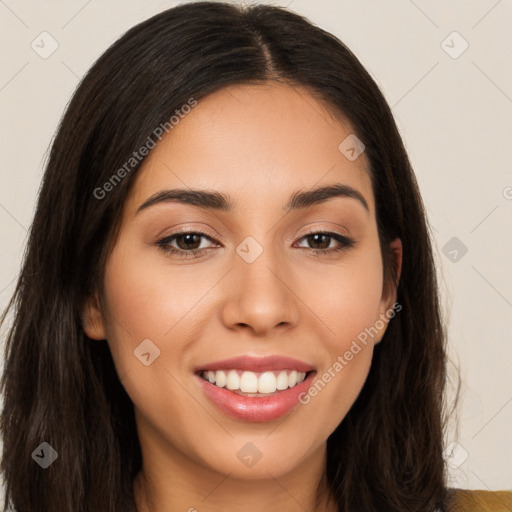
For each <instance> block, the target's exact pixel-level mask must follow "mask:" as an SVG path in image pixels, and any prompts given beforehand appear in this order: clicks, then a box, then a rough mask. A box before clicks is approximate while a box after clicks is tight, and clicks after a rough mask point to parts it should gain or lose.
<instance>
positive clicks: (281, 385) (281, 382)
mask: <svg viewBox="0 0 512 512" xmlns="http://www.w3.org/2000/svg"><path fill="white" fill-rule="evenodd" d="M276 388H277V389H279V390H283V389H287V388H288V374H287V373H286V372H281V373H280V374H279V375H278V376H277V385H276Z"/></svg>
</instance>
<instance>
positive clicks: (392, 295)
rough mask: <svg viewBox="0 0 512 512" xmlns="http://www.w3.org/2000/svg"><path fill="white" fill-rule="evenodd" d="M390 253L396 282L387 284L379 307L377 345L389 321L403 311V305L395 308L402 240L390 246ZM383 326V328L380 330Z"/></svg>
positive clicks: (394, 241) (395, 241) (396, 239)
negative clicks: (397, 312)
mask: <svg viewBox="0 0 512 512" xmlns="http://www.w3.org/2000/svg"><path fill="white" fill-rule="evenodd" d="M389 251H390V253H391V259H392V264H393V265H394V268H395V274H396V281H395V282H392V283H385V286H384V289H383V291H382V299H381V302H380V306H379V317H378V318H377V319H376V321H375V325H376V328H377V330H378V331H379V332H378V334H376V336H375V344H377V343H380V341H381V340H382V338H383V336H384V333H385V332H386V329H387V325H388V322H389V320H390V319H391V318H393V316H395V314H396V313H395V311H400V309H402V306H401V305H397V307H396V308H395V307H394V305H395V304H396V298H397V286H398V281H399V280H400V275H401V273H402V254H403V249H402V241H401V240H400V238H395V239H394V240H393V241H392V242H391V243H390V244H389ZM382 324H384V325H382ZM381 326H382V328H380V327H381Z"/></svg>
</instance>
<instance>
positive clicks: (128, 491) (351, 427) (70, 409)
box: [0, 2, 445, 512]
mask: <svg viewBox="0 0 512 512" xmlns="http://www.w3.org/2000/svg"><path fill="white" fill-rule="evenodd" d="M270 80H280V81H286V82H287V83H289V84H293V85H298V86H301V87H304V88H306V89H307V90H308V91H310V92H311V94H314V95H315V97H317V98H319V99H320V100H322V101H323V102H325V103H326V104H327V105H328V106H329V107H330V108H331V109H332V112H333V113H334V114H335V115H337V114H338V115H339V114H340V113H342V114H343V115H344V116H346V118H347V119H348V120H349V121H350V123H351V125H352V127H353V129H354V131H355V133H356V134H357V137H358V138H359V139H360V140H361V141H363V143H364V145H365V148H366V149H365V151H366V155H367V157H368V159H369V162H370V167H371V168H370V172H371V178H372V186H373V192H374V196H375V201H376V210H377V222H378V231H379V239H380V244H381V250H382V257H383V265H384V281H385V285H386V286H389V285H390V284H392V283H393V282H395V283H396V272H395V270H396V269H394V266H393V260H392V257H391V254H390V250H389V242H390V241H391V240H393V239H394V238H396V237H399V238H401V240H402V243H403V266H402V272H401V278H400V281H399V283H398V288H397V301H398V302H399V303H400V305H401V306H402V310H401V311H400V313H398V314H397V315H396V316H395V317H394V318H393V319H392V320H391V321H390V324H389V327H388V329H387V331H386V334H385V336H384V338H383V340H382V342H381V343H380V344H378V345H377V347H376V349H375V352H374V359H373V363H372V367H371V370H370V373H369V376H368V379H367V381H366V383H365V385H364V387H363V389H362V391H361V393H360V395H359V397H358V398H357V400H356V402H355V403H354V405H353V407H352V408H351V409H350V411H349V413H348V414H347V416H346V417H345V418H344V420H343V421H342V422H341V424H340V425H339V426H338V427H337V428H336V430H335V431H334V432H333V433H332V435H331V436H330V437H329V439H328V441H327V467H326V472H327V477H328V481H329V484H330V487H331V489H332V492H333V495H334V496H335V499H336V500H337V503H338V504H339V509H340V510H343V511H344V512H351V511H357V512H360V511H361V510H364V511H365V512H372V511H384V510H385V511H400V512H402V511H404V510H407V511H408V512H413V511H433V510H434V509H435V508H436V507H439V506H441V504H442V501H443V499H444V496H445V476H444V462H443V458H442V435H443V425H444V420H443V410H442V400H443V392H444V385H445V348H444V344H445V331H444V326H443V323H442V319H441V315H440V305H439V299H438V289H437V283H436V273H435V267H434V260H433V254H432V247H431V241H430V233H429V229H428V225H427V221H426V216H425V211H424V207H423V204H422V200H421V197H420V193H419V191H418V186H417V183H416V179H415V177H414V173H413V171H412V169H411V165H410V163H409V160H408V157H407V154H406V151H405V148H404V145H403V143H402V140H401V138H400V135H399V132H398V130H397V127H396V124H395V122H394V119H393V116H392V113H391V111H390V108H389V106H388V105H387V103H386V101H385V99H384V97H383V95H382V93H381V91H380V90H379V88H378V86H377V85H376V84H375V82H374V81H373V80H372V78H371V77H370V75H369V74H368V72H367V71H366V70H365V69H364V68H363V66H362V65H361V64H360V62H359V61H358V60H357V58H356V57H355V56H354V55H353V54H352V53H351V51H350V50H349V49H348V48H347V47H346V46H345V45H344V44H343V43H342V42H341V41H339V40H338V39H337V38H336V37H334V36H333V35H331V34H329V33H327V32H325V31H323V30H321V29H320V28H318V27H316V26H314V25H312V24H311V23H310V22H309V21H307V20H306V19H305V18H303V17H301V16H299V15H297V14H294V13H292V12H290V11H287V10H285V9H282V8H278V7H274V6H266V5H256V6H251V7H239V6H234V5H229V4H225V3H218V2H196V3H187V4H184V5H180V6H178V7H174V8H172V9H169V10H167V11H164V12H162V13H160V14H158V15H156V16H154V17H152V18H151V19H149V20H147V21H145V22H143V23H141V24H139V25H137V26H135V27H134V28H132V29H131V30H129V31H128V32H127V33H126V34H125V35H124V36H123V37H122V38H121V39H119V40H118V41H117V42H115V43H114V44H113V45H112V46H111V47H110V48H109V49H108V50H107V51H106V52H105V53H104V54H103V55H102V56H101V57H100V58H99V60H98V61H97V62H96V63H95V64H94V66H93V67H92V68H91V69H90V71H89V72H88V73H87V74H86V76H85V77H84V78H83V80H82V82H81V84H80V85H79V87H78V89H77V91H76V92H75V94H74V96H73V98H72V101H71V102H70V104H69V106H68V108H67V110H66V112H65V115H64V117H63V119H62V121H61V123H60V126H59V129H58V132H57V135H56V137H55V140H54V142H53V145H52V148H51V153H50V157H49V161H48V164H47V167H46V171H45V174H44V179H43V183H42V186H41V189H40V193H39V197H38V203H37V209H36V212H35V217H34V220H33V223H32V226H31V229H30V235H29V240H28V245H27V249H26V253H25V257H24V261H23V264H22V268H21V273H20V276H19V280H18V282H17V286H16V289H15V292H14V295H13V297H12V299H11V301H10V303H9V305H8V308H7V309H6V311H5V312H4V315H3V317H2V323H3V322H5V318H6V315H7V312H8V311H9V310H11V309H12V310H13V312H14V316H13V323H12V326H11V328H10V330H9V332H8V335H7V341H6V356H5V368H4V374H3V376H2V382H1V386H2V392H3V394H4V407H3V410H2V415H1V424H0V427H1V433H2V435H3V444H4V448H3V456H2V461H1V470H2V472H3V476H4V480H5V496H6V499H5V507H6V508H5V509H4V510H6V509H7V507H9V506H11V507H13V508H14V510H17V511H19V512H35V511H47V510H52V511H53V512H69V511H73V512H85V511H92V510H94V511H106V512H120V511H122V512H126V511H130V510H135V504H134V499H133V479H134V477H135V476H136V474H137V473H138V472H139V470H140V468H141V451H140V446H139V442H138V438H137V433H136V429H135V421H134V413H133V404H132V403H131V401H130V399H129V397H128V395H127V394H126V392H125V390H124V388H123V386H122V385H121V383H120V381H119V378H118V376H117V374H116V371H115V368H114V365H113V361H112V358H111V354H110V351H109V349H108V345H107V342H106V341H100V342H92V341H91V340H90V339H89V338H87V336H86V335H85V333H84V331H83V329H82V326H81V312H82V306H83V304H84V300H85V298H86V297H87V296H88V295H89V294H91V293H92V292H93V291H94V290H95V289H97V288H98V287H101V283H102V275H103V269H104V265H105V261H106V258H107V256H108V253H109V250H110V248H111V247H112V244H113V243H114V241H115V236H116V232H117V229H118V227H119V220H120V212H121V208H122V206H123V203H124V201H125V198H126V197H127V194H128V191H129V189H130V186H131V184H132V183H133V177H134V175H135V174H136V173H137V170H138V169H139V167H140V163H138V164H137V165H135V166H134V167H133V169H130V170H129V171H128V172H126V176H123V179H122V180H119V182H116V184H115V186H113V187H111V188H112V190H110V191H109V193H108V194H105V195H104V197H101V198H98V193H97V192H96V194H95V191H97V190H98V187H102V186H103V185H104V184H105V183H106V182H108V181H109V179H110V178H111V177H112V175H113V173H115V172H116V171H117V170H118V169H119V168H121V167H122V166H123V164H125V163H126V162H127V161H128V160H129V159H130V157H131V156H132V154H133V152H134V151H136V150H137V149H138V148H140V147H141V146H142V145H144V144H145V143H146V141H148V137H149V139H151V140H154V141H155V142H157V141H156V137H155V134H154V130H155V128H156V127H157V126H159V125H161V124H163V123H165V122H167V121H168V120H169V118H170V117H171V116H172V115H173V114H174V112H175V111H176V110H177V109H179V108H180V107H181V106H182V105H184V104H186V103H187V101H188V100H189V99H190V98H191V97H193V98H195V99H196V100H197V101H200V100H201V98H202V97H204V96H205V95H207V94H209V93H212V92H214V91H216V90H219V89H221V88H222V87H224V86H227V85H231V84H241V83H253V84H259V83H265V82H268V81H270ZM42 442H47V443H49V444H50V445H51V446H52V447H53V448H54V449H55V450H56V452H57V453H58V459H57V461H56V462H55V463H53V464H52V465H51V466H50V467H48V468H47V469H45V470H43V469H42V468H41V467H40V466H39V465H37V464H36V463H35V462H34V460H32V457H31V454H32V452H33V451H34V450H35V449H36V448H37V447H38V446H39V445H40V444H41V443H42Z"/></svg>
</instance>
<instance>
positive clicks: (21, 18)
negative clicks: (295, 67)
mask: <svg viewBox="0 0 512 512" xmlns="http://www.w3.org/2000/svg"><path fill="white" fill-rule="evenodd" d="M176 3H177V2H172V1H156V0H151V1H142V0H122V1H121V0H115V1H114V0H112V1H108V2H107V1H102V2H100V1H97V0H89V1H87V0H85V1H82V0H80V1H79V0H71V1H70V0H67V1H60V2H59V1H56V0H46V1H45V2H41V3H40V2H36V1H35V0H30V1H26V2H16V1H14V0H0V44H1V48H2V51H1V64H2V65H1V67H0V108H1V112H2V114H1V116H2V117H1V120H2V122H1V125H0V130H1V133H0V141H1V142H0V144H1V154H2V162H1V167H0V169H1V170H0V236H1V240H2V243H1V245H0V261H1V265H0V308H2V309H3V308H4V307H5V305H6V304H7V300H8V297H9V296H10V294H11V293H12V291H13V287H14V282H15V278H16V275H17V272H18V270H19V262H20V258H21V255H22V252H23V248H24V243H25V238H26V232H27V228H28V226H29V225H30V222H31V218H32V214H33V208H34V204H35V199H36V194H37V190H38V187H39V184H40V180H41V177H42V169H43V165H44V160H45V158H46V152H47V150H48V147H49V144H50V142H51V139H52V137H53V134H54V132H55V130H56V127H57V123H58V121H59V118H60V117H61V115H62V112H63V110H64V108H65V106H66V104H67V102H68V100H69V99H70V96H71V94H72V93H73V90H74V89H75V87H76V86H77V84H78V82H79V79H80V77H81V76H82V75H83V74H84V73H85V72H86V70H87V69H88V68H89V67H90V66H91V65H92V63H93V62H94V60H95V59H96V58H97V57H98V56H99V55H100V54H101V53H102V52H103V51H104V50H105V49H106V48H107V47H108V46H109V45H110V44H111V43H112V42H113V41H115V40H116V39H117V38H118V37H119V36H120V35H121V34H122V33H123V32H124V31H125V30H127V29H128V28H130V27H131V26H133V25H134V24H136V23H138V22H140V21H142V20H144V19H146V18H148V17H149V16H151V15H153V14H155V13H157V12H160V11H162V10H164V9H165V8H168V7H171V6H173V5H176ZM263 3H274V4H277V5H282V6H286V5H288V6H289V8H290V9H292V10H294V11H296V12H298V13H301V14H304V15H306V16H308V17H309V18H310V19H311V20H312V21H313V22H315V23H317V24H318V25H320V26H321V27H322V28H325V29H327V30H329V31H331V32H333V33H334V34H335V35H337V36H338V37H339V38H340V39H341V40H342V41H344V42H345V43H346V44H347V45H348V46H349V47H350V48H351V49H352V50H353V51H354V53H355V54H356V55H357V56H358V57H359V59H360V60H361V61H362V63H363V64H364V65H365V66H366V68H367V69H368V70H369V71H370V73H371V74H372V76H373V77H374V78H375V80H376V81H377V82H378V83H379V84H380V86H381V87H382V89H383V91H384V94H385V96H386V98H387V99H388V101H389V103H390V105H391V106H392V108H393V112H394V114H395V118H396V120H397V123H398V126H399V128H400V131H401V133H402V136H403V138H404V141H405V143H406V147H407V149H408V152H409V155H410V158H411V160H412V163H413V166H414V168H415V170H416V174H417V177H418V180H419V183H420V187H421V190H422V193H423V197H424V200H425V203H426V205H427V209H428V213H429V217H430V222H431V225H432V229H433V232H434V235H435V241H436V244H437V259H438V263H439V273H440V277H441V279H442V280H443V281H442V286H443V290H442V292H443V301H444V309H445V311H446V314H447V316H448V315H449V344H450V353H451V357H452V359H453V361H454V362H455V363H456V364H457V365H459V366H460V367H461V374H462V381H463V382H462V401H461V405H460V407H459V425H460V426H459V432H458V435H456V433H455V430H454V429H453V428H452V430H451V432H449V433H448V435H447V445H449V446H450V448H449V449H448V450H447V454H446V458H447V462H448V463H449V466H450V475H451V482H450V484H451V485H453V486H459V487H467V488H481V489H503V488H509V489H510V488H512V464H511V463H510V461H511V460H512V442H511V441H512V439H511V434H510V432H512V377H511V375H512V372H511V370H510V365H511V363H512V345H511V343H510V342H511V336H510V333H511V328H512V271H511V262H512V229H511V224H512V223H511V220H512V165H511V164H512V153H511V150H510V146H511V142H512V140H511V133H512V66H511V62H510V57H509V55H510V48H511V47H512V46H511V39H512V36H511V34H512V3H511V2H510V0H508V1H507V0H480V1H474V0H473V1H466V0H464V1H462V0H460V1H451V2H446V1H443V0H436V1H426V0H415V1H413V0H389V1H385V2H384V1H382V0H363V1H356V0H346V1H345V0H315V1H313V0H292V1H290V0H284V1H282V2H277V1H276V2H263ZM45 31H46V32H48V33H49V34H51V37H52V38H53V39H55V41H56V42H57V44H58V48H57V49H56V51H55V52H54V53H53V54H52V55H50V56H49V57H48V58H46V59H43V58H41V56H40V55H39V54H38V53H36V51H34V50H33V49H32V47H31V43H32V42H33V41H34V46H36V45H37V44H38V45H39V47H37V46H36V48H38V51H39V52H42V51H43V49H42V46H43V43H41V38H42V37H44V38H46V39H45V40H44V48H46V50H48V49H50V48H51V39H50V38H49V37H50V36H40V34H41V33H42V32H45ZM454 31H456V32H457V33H458V34H452V33H453V32H454ZM443 41H444V43H443ZM466 44H468V45H469V46H468V47H467V49H466V50H465V51H463V52H462V50H464V48H465V46H466ZM453 237H456V238H457V240H455V241H453V240H452V241H451V242H450V243H449V244H448V245H446V244H447V243H448V242H449V241H450V240H451V239H452V238H453ZM452 244H455V245H452ZM461 244H464V246H466V247H467V253H466V254H464V255H462V251H461V250H460V248H461V247H462V245H461ZM454 251H455V252H454ZM454 260H455V261H454ZM4 335H5V333H4V332H3V333H2V340H3V339H4ZM454 442H457V444H455V445H454V444H453V443H454Z"/></svg>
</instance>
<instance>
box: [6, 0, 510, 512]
mask: <svg viewBox="0 0 512 512" xmlns="http://www.w3.org/2000/svg"><path fill="white" fill-rule="evenodd" d="M437 294H438V292H437V285H436V281H435V268H434V265H433V258H432V250H431V243H430V239H429V233H428V229H427V224H426V219H425V213H424V209H423V205H422V201H421V197H420V194H419V192H418V188H417V184H416V181H415V178H414V174H413V172H412V170H411V167H410V164H409V161H408V158H407V155H406V152H405V149H404V147H403V144H402V141H401V139H400V136H399V134H398V131H397V128H396V125H395V123H394V120H393V117H392V115H391V112H390V109H389V107H388V106H387V104H386V102H385V100H384V98H383V96H382V94H381V92H380V91H379V89H378V87H377V86H376V84H375V83H374V82H373V80H372V79H371V78H370V76H369V75H368V73H367V72H366V71H365V70H364V69H363V67H362V66H361V64H360V63H359V62H358V60H357V59H356V58H355V57H354V55H353V54H352V53H351V52H350V51H349V50H348V49H347V48H346V47H345V46H344V45H343V44H342V43H341V42H340V41H339V40H337V39H336V38H335V37H333V36H332V35H330V34H328V33H326V32H324V31H322V30H320V29H319V28H317V27H314V26H313V25H311V24H310V23H309V22H308V21H307V20H305V19H303V18H301V17H299V16H298V15H295V14H292V13H290V12H287V11H286V10H284V9H280V8H276V7H269V6H255V7H250V8H239V7H235V6H231V5H227V4H222V3H215V2H200V3H190V4H186V5H181V6H179V7H176V8H173V9H169V10H168V11H165V12H163V13H161V14H159V15H157V16H155V17H153V18H151V19H150V20H147V21H145V22H144V23H141V24H140V25H138V26H136V27H134V28H133V29H132V30H130V31H129V32H128V33H127V34H126V35H124V36H123V37H122V38H121V39H120V40H119V41H118V42H116V43H115V44H114V45H113V46H112V47H111V48H110V49H109V50H107V52H106V53H105V54H104V55H103V56H102V57H101V58H100V59H99V60H98V62H97V63H96V64H95V65H94V66H93V67H92V69H91V70H90V71H89V72H88V74H87V75H86V76H85V78H84V79H83V81H82V83H81V85H80V86H79V88H78V90H77V91H76V93H75V95H74V97H73V99H72V101H71V103H70V105H69V107H68V109H67V112H66V114H65V116H64V118H63V120H62V122H61V125H60V127H59V130H58V133H57V136H56V138H55V141H54V143H53V146H52V150H51V155H50V159H49V162H48V166H47V169H46V172H45V176H44V180H43V184H42V188H41V191H40V196H39V200H38V205H37V210H36V214H35V218H34V221H33V225H32V228H31V231H30V238H29V242H28V247H27V252H26V257H25V260H24V263H23V267H22V271H21V275H20V278H19V282H18V284H17V288H16V291H15V294H14V297H13V299H12V301H11V306H12V307H14V309H15V317H14V323H13V326H12V328H11V330H10V332H9V335H8V339H7V353H6V363H5V373H4V375H3V381H2V386H3V393H4V397H5V398H4V401H5V404H4V409H3V412H2V422H1V428H2V434H3V439H4V453H3V459H2V470H3V473H4V479H5V482H6V501H7V503H8V504H10V505H12V506H13V507H14V509H15V510H18V511H20V512H21V511H23V512H27V511H35V510H52V511H56V512H60V511H69V510H73V511H92V510H94V511H109V512H110V511H112V512H113V511H129V510H133V511H135V510H137V511H139V512H148V511H155V512H157V511H158V512H160V511H162V512H164V511H171V510H172V511H174V510H189V511H194V510H197V511H209V510H212V511H213V510H238V509H240V508H241V507H242V506H243V508H244V510H245V511H246V512H247V511H249V512H250V511H256V510H267V509H276V508H279V509H281V510H287V511H292V510H307V511H313V510H315V511H316V510H318V511H320V510H322V511H329V512H330V511H337V510H343V511H345V512H347V511H356V510H357V511H361V510H364V511H383V510H386V511H406V510H407V511H434V510H444V509H447V510H457V507H459V509H460V507H461V506H463V507H464V506H465V505H463V503H462V502H461V498H460V496H461V493H460V492H453V490H452V491H448V490H447V489H446V484H445V481H446V479H445V468H444V462H443V458H442V452H443V447H442V432H443V425H444V416H443V410H442V398H443V389H444V382H445V352H444V344H445V335H444V328H443V324H442V320H441V316H440V311H439V302H438V295H437ZM491 494H492V497H493V498H494V499H495V500H498V502H499V504H500V505H499V506H501V507H502V509H503V510H506V507H507V506H510V505H507V503H508V502H507V500H509V499H510V496H508V497H507V496H506V495H504V494H495V493H491ZM480 497H481V495H475V494H470V501H471V500H472V503H470V504H469V505H467V507H469V508H463V510H466V509H467V510H473V509H474V508H471V507H474V503H475V500H476V499H477V498H480ZM484 499H485V500H486V499H487V497H484ZM492 510H500V508H498V506H496V507H495V508H493V509H492Z"/></svg>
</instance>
